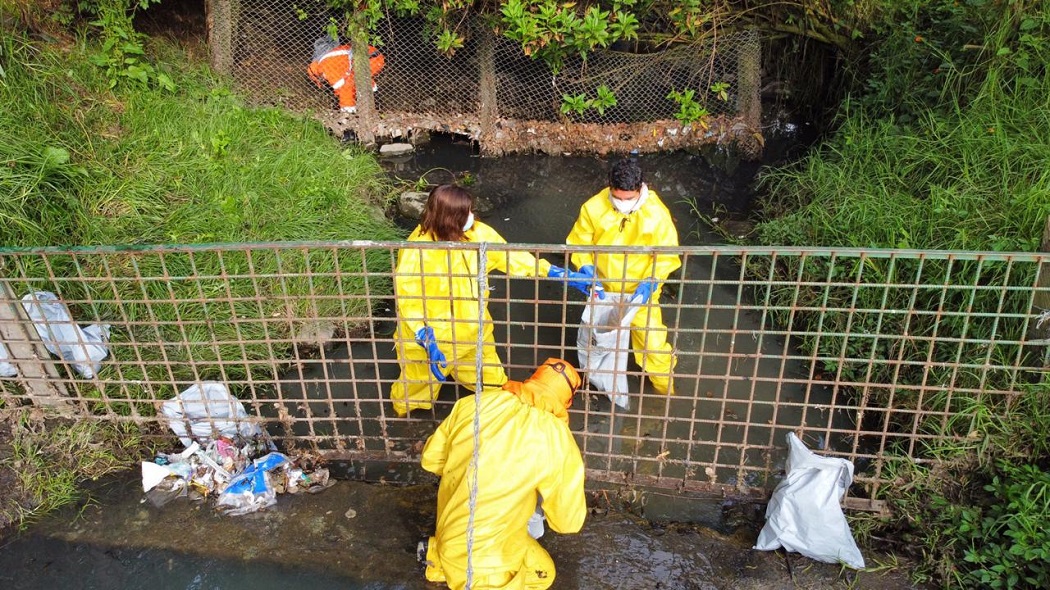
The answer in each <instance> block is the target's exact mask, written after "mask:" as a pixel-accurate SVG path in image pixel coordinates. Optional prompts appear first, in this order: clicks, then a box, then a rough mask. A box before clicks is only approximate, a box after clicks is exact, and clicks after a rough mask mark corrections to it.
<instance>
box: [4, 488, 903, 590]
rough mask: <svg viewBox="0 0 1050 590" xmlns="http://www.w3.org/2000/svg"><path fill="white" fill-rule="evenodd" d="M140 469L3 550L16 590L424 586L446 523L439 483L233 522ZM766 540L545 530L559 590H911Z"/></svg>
mask: <svg viewBox="0 0 1050 590" xmlns="http://www.w3.org/2000/svg"><path fill="white" fill-rule="evenodd" d="M140 490H141V488H140V487H139V485H138V481H137V480H136V479H135V477H134V474H130V475H128V476H125V477H122V478H111V479H108V480H106V481H104V482H101V483H100V484H99V485H98V486H96V487H95V489H94V490H93V492H92V493H93V496H94V498H95V500H94V501H93V502H92V503H90V504H88V505H86V506H80V507H75V508H74V509H70V510H66V511H64V512H62V513H59V514H56V515H53V516H51V517H49V518H47V519H46V520H44V521H43V522H41V523H39V524H37V525H36V526H34V527H33V528H32V529H31V530H29V531H28V532H26V533H23V534H21V535H19V536H17V537H15V538H13V539H10V540H8V541H7V542H6V543H5V544H4V545H3V547H2V548H0V588H4V589H5V590H52V589H63V590H66V589H68V590H78V589H84V590H89V589H90V590H96V589H97V590H114V589H124V588H127V589H145V590H168V589H172V590H175V589H178V590H213V589H216V590H219V589H221V590H241V589H243V590H271V589H272V590H294V589H299V588H309V589H312V590H327V589H333V590H335V589H342V590H395V589H404V590H416V589H419V590H422V589H426V588H437V587H438V586H437V585H435V584H427V583H426V582H425V581H424V580H423V576H422V571H421V569H420V568H419V566H418V565H417V564H416V562H415V546H416V543H417V542H418V541H419V539H420V538H421V537H422V536H424V535H426V534H429V533H430V529H431V527H433V523H434V505H435V495H436V487H435V486H434V485H432V484H431V485H419V486H408V487H405V486H382V485H372V484H365V483H359V482H347V481H341V482H338V483H337V484H336V485H335V486H334V487H332V488H329V489H327V490H325V491H323V492H321V493H319V494H314V495H297V496H280V497H279V498H278V503H277V505H276V506H274V507H272V508H270V509H267V510H266V511H263V512H259V513H256V514H250V515H246V516H240V517H226V516H222V515H220V514H218V513H216V512H215V511H214V510H212V509H211V507H210V506H209V505H207V504H200V503H195V502H191V501H189V500H185V499H182V500H175V501H173V502H171V503H169V504H168V505H166V506H164V507H161V508H157V507H153V506H152V505H150V504H148V503H143V502H142V493H141V491H140ZM753 541H754V533H753V531H750V530H743V529H742V530H741V531H740V532H738V533H737V534H734V535H721V534H719V533H716V532H713V531H711V530H707V529H704V528H701V527H695V526H685V525H671V526H658V527H654V526H652V525H650V524H649V523H647V522H645V521H642V520H639V519H636V518H633V517H631V516H628V515H626V514H623V513H618V512H615V511H611V512H609V511H606V510H605V509H604V508H603V507H601V506H600V502H598V505H597V506H596V507H595V509H594V511H593V513H592V514H591V515H589V516H588V519H587V522H586V524H585V526H584V529H583V531H582V532H581V533H580V534H577V535H557V534H554V533H549V532H548V533H547V534H546V535H545V536H544V537H543V538H542V539H541V543H542V544H543V545H544V547H546V549H547V550H548V551H549V552H550V553H551V555H552V556H553V557H554V560H555V563H556V566H557V578H556V580H555V583H554V586H553V588H555V589H561V588H567V589H587V590H592V589H593V590H603V589H610V590H611V589H621V588H622V589H627V588H630V589H656V588H664V589H682V590H688V589H698V590H700V589H702V590H714V589H722V588H725V589H729V588H732V589H742V590H747V589H781V588H783V589H785V590H787V589H789V588H836V587H853V588H905V587H907V586H906V585H903V584H902V582H901V577H900V576H896V577H883V576H881V575H877V574H860V578H859V579H857V580H854V582H855V585H853V586H847V585H846V583H847V580H846V578H844V577H842V576H843V574H842V573H841V570H840V568H839V567H838V566H836V565H831V564H820V563H815V562H810V561H808V560H804V559H803V558H799V557H794V556H793V557H792V558H791V559H793V560H794V564H795V565H794V568H793V570H792V571H793V574H792V573H791V572H789V570H788V567H787V562H785V558H784V557H782V556H780V555H778V554H776V553H772V552H757V551H751V550H750V549H749V548H750V545H751V543H753Z"/></svg>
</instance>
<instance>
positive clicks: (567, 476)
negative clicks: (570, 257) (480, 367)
mask: <svg viewBox="0 0 1050 590" xmlns="http://www.w3.org/2000/svg"><path fill="white" fill-rule="evenodd" d="M557 364H560V365H561V367H564V370H563V371H556V370H555V369H554V367H555V365H557ZM568 382H571V383H572V384H573V387H572V388H570V386H569V385H568ZM579 383H580V377H579V375H578V374H577V373H576V371H575V369H573V368H572V366H571V365H569V364H568V363H566V362H565V361H561V360H558V359H549V360H548V362H547V363H545V364H544V365H542V366H541V367H540V368H539V369H538V370H537V371H536V374H534V375H533V377H532V378H530V379H529V380H528V381H526V382H524V383H517V384H516V385H515V387H516V388H517V389H519V392H520V393H519V395H515V394H514V393H511V392H509V391H506V390H504V389H498V390H486V391H484V392H482V394H481V427H480V432H479V435H478V438H479V441H480V446H479V467H478V475H477V500H476V509H475V514H474V545H473V556H472V559H471V563H472V566H473V571H474V578H473V588H475V589H476V590H484V589H491V588H515V589H528V590H542V589H544V588H549V587H550V586H551V584H553V583H554V577H555V570H554V562H553V560H551V558H550V555H548V554H547V552H546V551H545V550H544V549H543V547H541V546H540V544H539V543H537V542H536V541H535V540H534V539H533V538H532V537H530V536H529V534H528V531H527V524H528V521H529V517H530V516H531V515H532V514H533V512H534V511H535V509H536V500H537V494H539V495H542V497H543V510H544V512H545V513H546V517H547V524H548V526H550V528H551V529H552V530H554V531H556V532H559V533H575V532H578V531H579V530H580V528H581V527H582V526H583V521H584V517H585V516H586V514H587V503H586V498H585V495H584V490H583V485H584V467H583V458H582V457H581V455H580V449H579V447H577V446H576V440H575V439H574V438H573V436H572V433H571V432H570V431H569V427H568V424H567V421H563V419H562V417H559V416H556V415H555V414H554V413H552V411H551V410H553V409H556V408H557V409H560V410H561V412H564V410H565V409H566V408H568V406H569V404H571V402H572V391H573V389H575V387H576V386H578V385H579ZM476 400H477V396H476V395H472V396H468V397H465V398H463V399H460V400H459V401H458V402H456V405H455V407H453V408H452V413H451V414H450V415H449V417H448V418H446V419H445V420H444V421H443V422H442V423H441V425H440V426H438V428H437V431H435V432H434V434H433V435H432V436H431V437H430V439H429V440H427V444H426V446H425V447H424V448H423V456H422V464H423V468H424V469H426V470H427V471H430V472H432V473H435V474H437V475H439V476H441V484H440V486H439V488H438V503H437V531H436V533H435V535H434V536H433V537H431V538H430V541H429V545H428V548H427V556H426V558H427V574H426V575H427V579H428V580H430V581H432V582H445V583H446V584H447V585H448V587H449V588H452V589H453V590H459V589H460V588H463V587H465V585H466V568H467V524H468V520H469V518H470V488H471V484H472V482H473V476H472V474H471V470H470V462H471V457H472V455H473V451H474V440H473V436H474V434H473V433H474V430H473V424H474V410H475V405H476ZM533 404H535V405H533ZM544 408H546V409H544Z"/></svg>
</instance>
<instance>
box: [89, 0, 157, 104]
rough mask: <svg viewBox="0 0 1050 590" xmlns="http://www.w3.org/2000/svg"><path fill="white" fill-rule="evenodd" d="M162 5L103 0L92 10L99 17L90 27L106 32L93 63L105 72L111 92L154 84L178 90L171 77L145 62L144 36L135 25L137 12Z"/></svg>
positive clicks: (153, 0)
mask: <svg viewBox="0 0 1050 590" xmlns="http://www.w3.org/2000/svg"><path fill="white" fill-rule="evenodd" d="M159 1H160V0H134V1H132V0H99V1H98V2H97V3H94V4H90V5H89V6H88V8H90V9H93V10H94V11H95V12H96V14H97V18H96V19H95V20H93V21H91V23H90V24H91V25H92V26H95V27H98V28H100V29H101V30H102V46H101V48H100V49H99V51H98V52H96V53H94V54H93V55H91V57H90V60H91V63H93V64H95V65H96V66H98V67H100V68H102V69H104V70H105V72H106V77H107V78H108V79H109V86H110V88H113V87H115V86H117V85H118V84H120V83H122V82H127V83H131V84H137V85H140V86H149V85H150V84H151V83H152V84H155V85H157V86H158V87H160V88H163V89H164V90H167V91H174V90H175V84H174V82H172V79H171V77H170V76H168V75H167V74H166V73H164V72H161V71H158V70H157V69H156V68H154V67H153V65H152V64H150V63H149V61H148V60H147V59H146V58H145V53H146V52H145V50H144V49H143V36H142V35H141V34H140V33H138V32H137V31H135V27H134V26H133V24H132V18H133V15H134V11H135V9H136V8H147V7H148V6H149V5H150V4H155V3H157V2H159Z"/></svg>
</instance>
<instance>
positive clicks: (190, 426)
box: [160, 381, 262, 447]
mask: <svg viewBox="0 0 1050 590" xmlns="http://www.w3.org/2000/svg"><path fill="white" fill-rule="evenodd" d="M160 413H161V414H163V415H164V417H166V418H167V419H168V427H169V428H171V430H172V432H174V433H175V435H176V436H178V437H179V440H180V441H182V444H183V446H186V447H188V446H190V444H192V443H193V441H194V439H196V440H199V441H201V442H202V443H204V444H207V443H208V442H209V441H211V440H213V439H216V438H219V437H220V436H227V437H236V436H242V437H251V436H253V435H258V434H261V433H262V428H260V427H259V425H258V424H254V423H252V422H251V421H250V420H249V418H248V412H246V411H245V409H244V405H243V404H241V402H240V401H238V400H237V399H236V398H235V397H233V396H232V395H230V390H229V389H227V388H226V385H224V384H222V383H219V382H217V381H204V382H202V383H199V384H197V385H193V386H191V387H188V388H186V389H185V390H183V391H182V392H180V393H179V394H178V395H177V396H175V397H174V398H173V399H170V400H168V401H166V402H164V403H163V404H162V405H161V408H160Z"/></svg>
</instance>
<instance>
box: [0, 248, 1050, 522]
mask: <svg viewBox="0 0 1050 590" xmlns="http://www.w3.org/2000/svg"><path fill="white" fill-rule="evenodd" d="M402 245H403V244H402V243H397V242H391V243H371V242H367V243H298V244H259V245H215V246H165V247H149V248H130V247H129V248H101V247H100V248H78V249H73V250H62V249H32V250H0V287H2V289H0V295H2V297H0V299H2V300H0V312H2V313H0V338H2V341H3V342H4V344H5V349H6V351H7V353H8V354H9V355H10V356H11V357H13V358H12V359H8V361H9V362H10V363H11V364H12V365H13V366H14V367H15V368H16V369H17V370H18V371H19V374H18V375H17V376H15V377H11V378H5V379H0V399H2V402H3V403H4V404H5V405H7V406H9V407H10V406H16V405H19V404H25V403H48V404H50V405H58V406H62V407H64V408H65V411H67V412H69V413H71V414H73V415H75V416H77V417H79V418H82V419H93V420H104V421H111V422H133V423H137V424H142V425H144V426H147V427H149V426H158V427H162V426H163V425H164V422H163V420H162V419H161V418H159V417H158V415H157V409H158V406H159V405H160V404H161V403H162V402H163V401H165V400H168V399H171V398H172V397H173V396H174V395H175V394H176V393H177V392H179V391H182V390H184V389H185V388H187V387H189V386H191V385H194V384H198V383H201V382H205V381H218V382H222V383H224V384H226V385H227V386H228V387H229V388H230V390H231V391H232V392H233V393H234V394H235V395H236V397H237V398H238V399H240V400H241V401H242V402H243V403H244V404H245V405H246V407H247V409H248V412H249V414H250V415H251V416H252V419H253V420H255V421H258V422H260V423H262V424H264V425H266V426H267V428H268V429H269V430H270V432H271V433H272V434H273V436H274V438H275V439H276V440H278V441H279V442H281V443H282V444H283V445H285V447H286V448H309V449H313V450H316V451H318V452H321V453H324V454H326V455H327V456H329V457H331V458H349V459H367V458H379V459H382V460H384V461H393V462H414V461H416V460H417V456H418V453H419V451H420V449H421V445H422V441H424V440H425V438H426V436H428V435H429V433H430V432H432V431H433V428H434V427H435V426H436V424H437V423H438V421H439V420H440V419H442V418H443V417H444V416H445V415H447V413H448V412H449V410H450V409H451V406H452V404H453V403H454V402H455V401H456V399H458V398H459V397H461V396H463V395H467V394H469V391H467V390H466V389H464V388H462V387H461V386H458V385H455V384H453V383H451V382H449V383H447V384H445V386H444V387H443V388H442V389H441V391H440V395H439V397H438V398H437V399H436V401H435V404H434V407H433V409H431V410H427V411H415V412H412V413H410V414H409V416H408V417H405V418H399V417H397V416H396V415H395V414H394V412H393V411H392V408H391V405H390V400H389V399H388V396H389V393H390V388H391V385H392V384H393V383H394V382H395V381H397V380H398V379H399V374H400V370H399V365H398V362H397V359H396V357H395V354H394V352H395V348H396V347H399V346H401V347H408V346H416V344H415V343H414V341H412V342H407V341H406V342H400V341H398V340H397V338H396V337H395V325H396V321H397V317H396V316H397V313H396V311H395V308H396V305H395V302H394V300H393V296H392V280H393V277H392V271H391V269H392V268H393V264H394V261H395V259H396V256H397V252H398V248H399V247H401V246H402ZM428 247H444V248H447V249H449V251H452V252H454V251H456V250H464V251H466V252H470V250H471V249H472V248H473V249H475V252H476V248H477V245H476V244H462V245H448V244H436V245H428V244H424V245H420V243H413V248H428ZM488 248H489V256H498V255H499V253H500V252H504V251H508V250H509V249H510V248H511V247H510V246H506V245H497V244H489V245H488ZM513 248H514V249H516V250H524V251H529V252H532V253H533V254H534V255H536V256H541V257H545V258H546V259H548V260H551V261H552V262H553V263H555V264H559V265H562V266H566V265H567V257H568V254H569V251H568V249H567V247H565V246H531V245H529V246H523V245H519V246H514V247H513ZM573 250H574V251H591V252H618V253H622V252H623V251H622V250H615V249H609V248H599V247H591V248H584V247H573ZM646 252H647V253H649V252H657V253H659V252H674V253H676V254H679V255H680V256H681V257H682V259H683V267H684V270H683V272H681V274H680V275H679V276H677V277H674V278H672V279H671V280H669V281H668V282H667V283H666V285H665V287H664V299H663V301H662V302H661V306H662V309H663V311H664V322H665V323H666V325H667V328H668V330H669V334H670V336H669V338H670V341H671V342H672V343H673V345H674V348H675V354H676V356H677V365H676V366H675V368H674V370H673V379H674V389H675V394H674V395H672V396H667V395H663V394H661V393H659V392H657V391H656V390H655V389H654V388H653V387H652V384H651V383H650V382H649V378H648V376H647V375H646V373H645V372H644V371H643V370H642V368H641V367H639V366H638V365H637V364H631V365H629V366H628V369H627V371H626V374H627V379H628V383H629V385H630V386H629V392H628V398H629V405H628V407H626V408H623V407H620V406H617V405H614V404H612V403H611V402H610V400H609V399H608V398H607V396H606V395H604V394H603V393H601V392H599V391H596V390H595V389H594V387H593V386H589V385H588V386H585V391H584V393H583V394H581V395H578V396H577V399H576V402H575V405H574V406H573V408H572V410H571V412H570V417H571V428H572V430H573V432H574V434H575V435H576V437H577V440H578V442H579V444H580V448H581V450H582V451H583V453H584V456H585V460H586V462H587V466H588V476H589V477H590V478H591V479H592V480H599V481H606V482H619V483H622V482H625V481H629V482H632V483H635V484H645V485H651V486H655V487H660V488H670V489H675V490H698V491H710V490H715V491H721V492H722V493H728V494H746V493H749V492H750V491H755V490H759V491H761V490H768V489H769V488H770V487H771V486H772V485H773V484H775V482H776V481H777V479H778V477H779V474H780V472H781V470H782V469H783V461H784V458H785V457H784V452H785V444H784V439H785V435H786V434H787V433H788V432H796V433H798V434H799V435H800V436H801V438H802V439H803V441H804V442H805V443H806V444H807V445H809V446H810V447H812V448H815V449H818V450H819V451H820V452H822V453H825V454H828V455H833V456H841V457H844V458H846V459H849V460H851V461H853V462H854V463H855V464H856V467H857V478H856V482H857V483H856V484H855V486H854V489H853V490H852V491H851V495H852V497H854V498H856V499H857V501H858V502H862V500H863V499H864V498H873V497H875V496H876V495H877V493H878V488H879V486H881V485H885V484H886V483H887V482H888V481H890V480H892V476H893V474H892V469H891V468H892V464H893V458H894V457H907V458H911V459H913V460H917V461H930V460H933V457H932V456H931V455H930V453H929V450H928V448H927V447H928V444H929V443H932V442H936V441H945V440H968V437H972V436H973V433H974V432H975V431H978V429H979V428H980V425H979V424H978V423H976V422H975V420H976V419H978V418H980V416H981V415H987V413H988V412H993V413H994V412H995V411H998V410H1005V408H1006V405H1007V404H1008V402H1009V400H1010V399H1011V398H1012V397H1014V396H1017V395H1024V392H1025V391H1026V388H1027V387H1028V385H1029V384H1032V383H1036V382H1038V381H1039V380H1040V379H1042V376H1043V375H1044V374H1045V372H1046V370H1047V368H1046V366H1045V363H1044V360H1043V359H1045V358H1046V347H1047V342H1048V341H1050V338H1048V337H1047V334H1046V332H1050V322H1044V323H1043V324H1040V325H1038V326H1037V321H1038V317H1039V315H1040V313H1043V314H1044V315H1045V313H1046V310H1043V309H1040V308H1039V307H1038V305H1034V304H1033V302H1034V301H1037V300H1038V301H1045V300H1046V297H1047V296H1048V295H1050V286H1047V283H1046V281H1045V278H1046V276H1047V275H1048V273H1050V271H1047V270H1046V269H1047V267H1048V266H1047V265H1048V264H1050V257H1048V256H1046V255H1035V254H1001V253H996V254H992V253H987V254H982V253H943V252H914V251H863V250H857V251H841V250H839V251H833V250H791V249H777V250H768V249H746V248H728V247H717V248H678V249H649V250H646ZM445 278H447V277H445ZM474 278H476V277H474ZM488 280H489V286H490V287H489V288H490V289H491V292H490V293H489V295H488V309H489V312H490V313H491V315H492V318H493V320H492V321H493V326H494V336H495V342H496V345H497V350H498V352H499V356H500V358H501V360H502V363H503V365H504V367H505V368H506V370H507V372H508V374H509V376H510V378H512V379H517V380H522V379H525V378H526V377H528V375H530V374H531V372H532V370H533V369H534V368H535V367H536V366H538V365H539V364H540V363H541V362H543V361H544V360H545V359H546V358H548V357H560V358H564V359H567V360H569V361H571V362H573V363H574V364H575V363H576V362H577V358H578V354H579V352H580V350H579V349H578V348H577V344H576V342H577V341H576V331H577V327H578V325H579V321H580V317H581V312H582V310H583V306H584V304H585V302H584V301H583V297H582V295H577V294H576V292H575V291H573V290H569V289H566V285H565V284H564V283H562V282H559V281H557V280H553V279H546V278H509V277H506V276H505V275H501V274H494V275H491V276H489V278H488ZM39 291H49V292H52V293H55V294H56V295H57V296H58V297H59V299H60V300H61V301H62V302H64V303H65V304H66V305H67V306H68V308H69V310H70V313H71V315H72V317H73V318H74V320H75V321H76V322H78V323H79V324H82V325H86V324H91V323H105V324H109V326H110V338H109V341H108V347H109V356H108V357H107V358H106V359H105V360H104V361H103V362H102V365H101V369H100V370H99V371H98V373H97V374H96V375H94V376H93V377H92V378H85V377H83V375H81V374H79V373H78V372H76V371H74V370H73V369H72V368H71V363H67V362H63V361H61V360H59V359H57V358H56V357H54V356H52V355H50V354H48V353H47V351H46V350H43V349H42V348H41V342H40V341H39V339H38V338H37V336H36V335H37V333H38V332H37V330H36V329H34V328H35V326H34V325H33V324H32V323H31V322H29V321H28V320H27V319H26V317H25V314H24V313H22V311H20V310H23V309H25V306H24V305H23V302H22V297H23V296H25V295H27V294H30V293H33V292H39ZM66 344H69V345H71V346H76V345H78V344H82V343H79V342H68V343H66ZM460 344H462V345H464V346H467V345H469V346H472V347H476V343H474V342H470V343H460ZM624 346H626V343H625V344H624ZM625 350H626V348H625ZM469 362H470V363H475V362H481V359H477V358H474V357H471V358H470V361H469ZM977 408H983V409H984V414H981V413H977V412H975V409H977ZM152 431H153V432H160V430H159V429H154V430H152ZM158 436H170V435H167V434H163V435H162V434H158Z"/></svg>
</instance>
